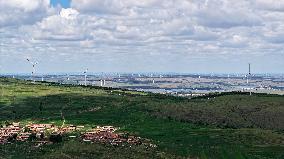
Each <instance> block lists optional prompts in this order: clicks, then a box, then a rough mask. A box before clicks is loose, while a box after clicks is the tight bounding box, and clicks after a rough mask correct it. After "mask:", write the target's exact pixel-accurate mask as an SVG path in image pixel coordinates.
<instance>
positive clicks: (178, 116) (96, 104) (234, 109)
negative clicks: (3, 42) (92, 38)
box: [0, 78, 284, 158]
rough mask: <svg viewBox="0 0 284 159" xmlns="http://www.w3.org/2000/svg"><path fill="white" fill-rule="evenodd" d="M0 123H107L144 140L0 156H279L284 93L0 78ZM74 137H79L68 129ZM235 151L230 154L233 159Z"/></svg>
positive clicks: (13, 149) (22, 147) (282, 153)
mask: <svg viewBox="0 0 284 159" xmlns="http://www.w3.org/2000/svg"><path fill="white" fill-rule="evenodd" d="M0 91H1V92H0V97H1V98H0V122H1V123H2V125H4V123H5V122H21V123H29V122H33V123H52V124H55V125H61V124H62V122H63V119H62V114H63V115H64V120H65V123H66V124H74V125H84V126H85V127H90V128H92V127H96V126H97V125H113V126H115V127H120V131H121V132H127V133H128V134H130V135H135V136H141V137H142V138H145V139H148V140H150V141H151V142H153V144H155V145H157V147H155V148H148V147H144V146H142V145H137V146H131V147H129V146H125V147H121V146H119V147H114V146H112V145H108V144H101V143H93V144H91V143H85V142H82V141H80V140H77V139H69V138H63V142H60V143H55V144H51V145H44V146H42V147H40V148H38V149H35V148H34V147H32V146H31V143H29V142H28V143H18V142H15V143H12V144H9V145H0V153H1V154H2V157H3V158H20V157H23V156H29V157H30V158H70V157H71V158H94V157H98V158H183V157H184V158H185V157H190V158H284V125H283V123H284V96H280V95H266V94H253V95H252V96H249V95H248V94H246V93H237V92H234V93H222V94H214V95H208V96H205V97H200V98H193V99H187V98H180V97H172V96H166V95H160V94H152V93H143V92H136V91H128V90H120V89H112V88H101V87H91V86H87V87H85V86H73V85H60V84H57V83H47V82H39V83H35V84H32V83H31V82H30V81H22V80H16V79H8V78H0ZM74 135H79V134H74ZM232 156H233V157H232Z"/></svg>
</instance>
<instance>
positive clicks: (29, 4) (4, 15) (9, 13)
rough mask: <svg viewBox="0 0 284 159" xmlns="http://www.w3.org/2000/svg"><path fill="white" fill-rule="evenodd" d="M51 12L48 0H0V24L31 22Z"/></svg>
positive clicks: (52, 10) (9, 24)
mask: <svg viewBox="0 0 284 159" xmlns="http://www.w3.org/2000/svg"><path fill="white" fill-rule="evenodd" d="M53 12H54V8H50V5H49V0H0V26H15V25H22V24H33V23H34V22H36V21H38V20H40V19H41V18H43V17H44V16H46V15H48V14H51V13H53Z"/></svg>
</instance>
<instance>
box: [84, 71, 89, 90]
mask: <svg viewBox="0 0 284 159" xmlns="http://www.w3.org/2000/svg"><path fill="white" fill-rule="evenodd" d="M83 73H84V74H85V86H87V73H88V69H86V70H85V71H84V72H83Z"/></svg>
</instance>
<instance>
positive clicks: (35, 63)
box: [27, 58, 38, 82]
mask: <svg viewBox="0 0 284 159" xmlns="http://www.w3.org/2000/svg"><path fill="white" fill-rule="evenodd" d="M27 61H28V62H30V63H31V64H32V66H33V71H32V80H33V81H34V82H35V78H34V74H35V66H36V65H37V64H38V62H37V61H36V62H32V61H31V60H30V59H28V58H27Z"/></svg>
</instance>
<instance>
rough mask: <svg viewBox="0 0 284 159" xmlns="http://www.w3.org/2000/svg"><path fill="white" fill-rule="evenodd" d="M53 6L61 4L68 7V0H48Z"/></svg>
mask: <svg viewBox="0 0 284 159" xmlns="http://www.w3.org/2000/svg"><path fill="white" fill-rule="evenodd" d="M50 3H51V4H52V5H53V6H57V5H61V6H62V7H63V8H69V7H70V0H50Z"/></svg>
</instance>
